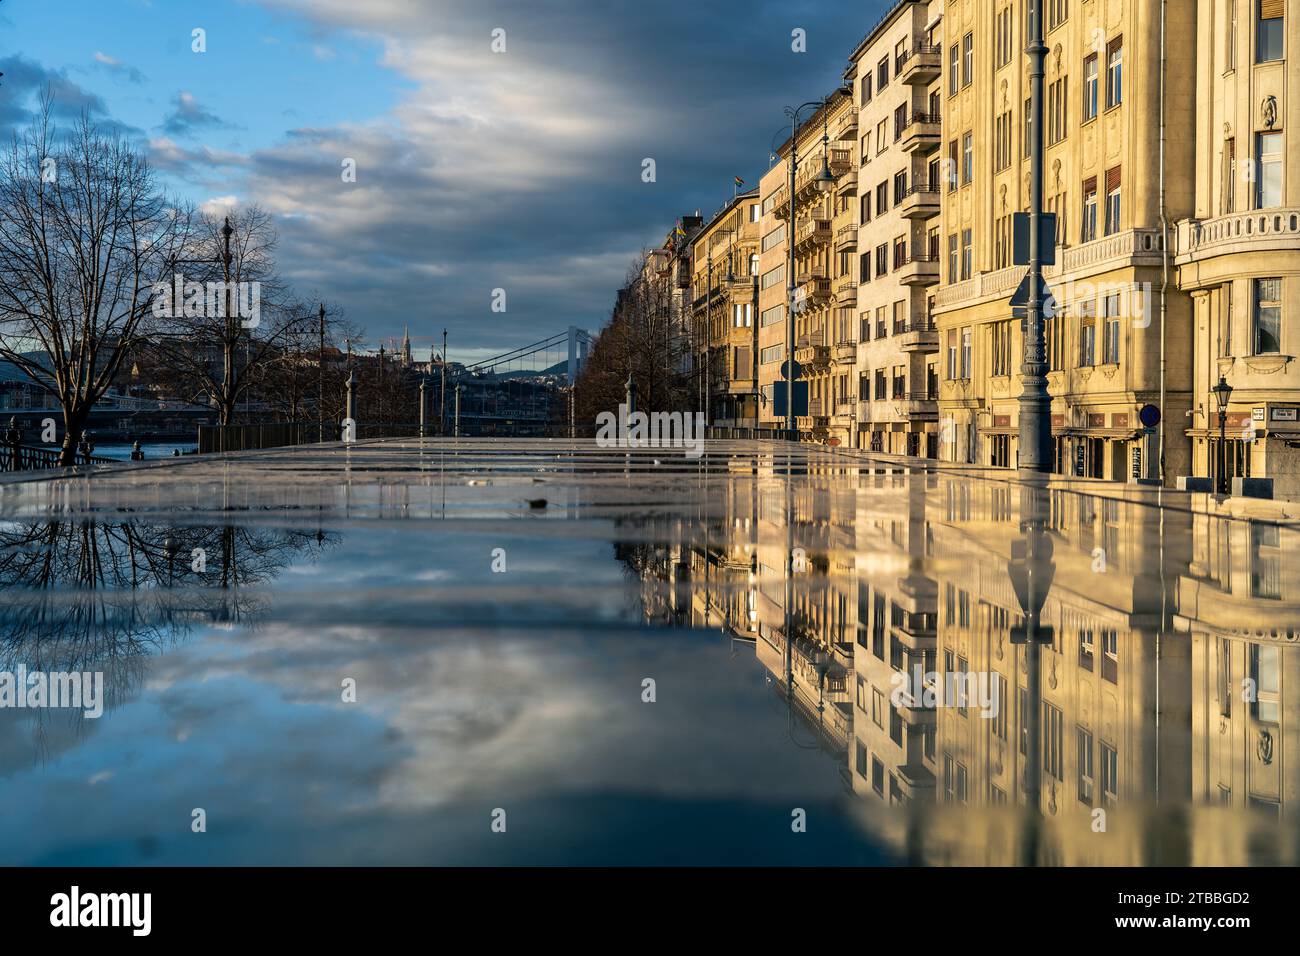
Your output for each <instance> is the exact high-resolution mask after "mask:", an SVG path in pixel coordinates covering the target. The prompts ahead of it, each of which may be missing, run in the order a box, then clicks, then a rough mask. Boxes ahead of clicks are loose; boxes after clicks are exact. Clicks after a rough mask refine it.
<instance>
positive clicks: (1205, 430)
mask: <svg viewBox="0 0 1300 956" xmlns="http://www.w3.org/2000/svg"><path fill="white" fill-rule="evenodd" d="M1188 6H1193V5H1192V4H1189V5H1188ZM1194 6H1195V15H1196V28H1197V46H1196V117H1195V143H1194V158H1195V169H1196V195H1195V209H1194V212H1193V215H1194V218H1189V219H1186V220H1184V221H1183V222H1180V223H1179V224H1178V256H1177V279H1178V284H1179V286H1180V288H1182V289H1183V290H1185V291H1186V292H1188V293H1190V295H1191V297H1192V301H1193V304H1194V309H1195V318H1194V321H1195V325H1194V330H1195V337H1196V363H1195V369H1194V378H1193V405H1192V410H1191V416H1190V417H1189V418H1188V419H1187V423H1186V426H1187V427H1186V433H1187V435H1188V436H1189V437H1190V439H1191V445H1192V469H1193V471H1192V472H1191V473H1192V474H1196V475H1212V476H1217V475H1218V474H1219V471H1220V462H1221V461H1223V462H1226V473H1227V475H1228V476H1244V477H1267V478H1272V479H1273V480H1274V491H1275V493H1276V494H1278V495H1280V496H1287V497H1295V496H1296V495H1300V368H1298V367H1297V362H1296V360H1295V357H1296V356H1297V355H1300V310H1297V308H1296V306H1295V305H1294V303H1295V301H1296V298H1297V295H1298V294H1300V155H1298V154H1297V153H1296V152H1293V151H1292V147H1295V146H1297V145H1298V144H1300V140H1297V138H1296V137H1295V136H1292V135H1291V133H1294V132H1295V131H1296V128H1297V126H1300V72H1297V71H1296V70H1291V69H1288V66H1289V62H1293V61H1294V57H1290V56H1289V54H1290V51H1292V50H1296V49H1300V4H1297V3H1296V2H1295V0H1290V2H1287V0H1199V2H1197V3H1196V4H1194ZM1221 377H1222V378H1223V379H1224V381H1226V382H1227V384H1228V385H1230V386H1231V387H1232V389H1233V391H1232V393H1231V398H1230V400H1229V403H1228V405H1227V421H1226V428H1225V432H1226V439H1227V441H1226V447H1225V448H1223V449H1222V450H1221V448H1220V445H1219V404H1218V401H1217V400H1216V397H1215V395H1214V393H1213V391H1212V389H1213V388H1214V386H1215V385H1216V383H1218V381H1219V379H1220V378H1221ZM1221 453H1222V457H1220V456H1221Z"/></svg>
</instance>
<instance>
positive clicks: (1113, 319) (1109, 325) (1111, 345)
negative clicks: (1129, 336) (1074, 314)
mask: <svg viewBox="0 0 1300 956" xmlns="http://www.w3.org/2000/svg"><path fill="white" fill-rule="evenodd" d="M1119 310H1120V297H1119V293H1113V294H1111V295H1108V296H1106V298H1104V299H1103V300H1102V318H1103V320H1104V322H1105V333H1104V334H1103V336H1102V340H1101V363H1102V364H1103V365H1118V364H1119Z"/></svg>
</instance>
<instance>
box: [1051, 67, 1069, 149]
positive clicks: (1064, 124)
mask: <svg viewBox="0 0 1300 956" xmlns="http://www.w3.org/2000/svg"><path fill="white" fill-rule="evenodd" d="M1069 99H1070V78H1069V77H1068V76H1063V77H1061V78H1060V79H1059V80H1056V81H1055V82H1054V83H1052V84H1050V85H1049V86H1048V88H1047V142H1048V145H1053V146H1054V145H1055V144H1057V143H1059V142H1060V141H1061V140H1063V139H1065V136H1066V133H1067V132H1068V124H1069V119H1070V115H1069Z"/></svg>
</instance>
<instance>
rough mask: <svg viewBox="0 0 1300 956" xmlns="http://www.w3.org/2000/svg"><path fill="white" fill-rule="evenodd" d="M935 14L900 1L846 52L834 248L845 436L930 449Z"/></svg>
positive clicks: (933, 443) (934, 348)
mask: <svg viewBox="0 0 1300 956" xmlns="http://www.w3.org/2000/svg"><path fill="white" fill-rule="evenodd" d="M932 7H933V8H934V9H933V12H932V9H931V8H932ZM941 23H942V4H939V3H931V2H922V0H914V2H904V3H899V4H897V5H895V7H894V8H893V9H892V10H891V12H890V13H889V14H888V15H887V16H886V18H885V19H884V20H883V21H882V22H881V23H880V24H879V25H878V26H877V27H876V28H875V29H874V30H873V31H872V32H871V33H870V34H868V35H867V37H866V38H864V39H863V40H862V42H861V43H859V44H858V46H857V47H856V48H855V49H854V51H853V53H852V55H851V58H850V66H849V72H848V74H847V75H848V77H849V78H850V79H851V81H852V83H853V88H854V97H855V99H856V102H857V104H858V105H857V109H858V111H859V119H858V153H857V155H858V162H859V168H858V172H857V177H858V189H857V197H856V199H857V210H856V221H857V229H856V236H855V237H854V239H853V240H852V244H851V245H850V246H849V248H848V249H847V250H844V252H843V253H842V254H846V256H847V258H848V262H847V263H846V264H847V266H848V268H849V270H850V271H851V272H853V273H854V274H855V275H856V279H857V301H856V303H855V305H856V309H855V310H853V314H850V315H846V316H845V319H846V321H849V322H850V323H851V325H852V326H853V327H854V328H856V330H857V340H858V355H857V363H856V364H857V375H856V378H857V400H858V401H857V423H858V429H859V436H858V439H857V441H856V442H855V444H856V445H857V446H858V447H861V448H866V449H870V450H872V451H878V452H885V453H891V454H896V455H914V456H923V457H931V458H933V457H936V456H937V454H938V438H939V436H938V426H937V421H938V415H937V399H938V390H939V378H938V359H937V353H938V351H939V341H938V337H937V335H936V333H935V331H934V325H933V322H932V321H931V318H930V302H929V300H930V290H931V289H932V287H933V286H935V285H937V283H938V281H939V271H938V268H939V267H938V263H939V228H938V216H939V209H940V205H939V196H940V193H939V186H938V182H939V173H940V160H939V155H938V153H939V143H940V127H941V117H940V113H941V109H942V103H941V100H942V98H941V95H940V92H939V79H940V77H941V74H942V62H941V59H942V57H941ZM837 239H838V236H837Z"/></svg>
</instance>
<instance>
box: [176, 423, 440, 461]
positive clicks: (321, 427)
mask: <svg viewBox="0 0 1300 956" xmlns="http://www.w3.org/2000/svg"><path fill="white" fill-rule="evenodd" d="M419 434H420V426H419V425H418V424H406V423H397V424H389V425H384V424H368V425H356V426H354V431H353V438H354V439H362V438H415V437H417V436H418V435H419ZM342 439H343V426H342V425H340V424H339V423H338V422H325V423H323V424H322V423H321V422H263V423H261V424H255V425H200V426H199V439H198V444H199V454H200V455H208V454H212V453H214V452H222V451H256V450H257V449H259V448H287V447H289V446H292V445H311V444H315V443H317V442H323V441H325V442H334V441H342Z"/></svg>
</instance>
